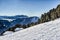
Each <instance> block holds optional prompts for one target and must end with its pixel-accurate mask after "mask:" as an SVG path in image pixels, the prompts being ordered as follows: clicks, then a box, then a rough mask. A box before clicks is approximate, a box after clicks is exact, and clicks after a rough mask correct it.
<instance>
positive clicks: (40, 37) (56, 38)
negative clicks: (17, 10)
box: [0, 19, 60, 40]
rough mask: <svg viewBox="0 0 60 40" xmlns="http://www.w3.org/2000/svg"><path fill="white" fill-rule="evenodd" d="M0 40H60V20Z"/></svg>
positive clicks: (2, 37)
mask: <svg viewBox="0 0 60 40" xmlns="http://www.w3.org/2000/svg"><path fill="white" fill-rule="evenodd" d="M0 40H60V19H56V20H54V21H50V22H46V23H42V24H39V25H36V26H33V27H30V28H26V29H23V30H21V31H18V32H15V33H13V34H9V35H5V36H1V37H0Z"/></svg>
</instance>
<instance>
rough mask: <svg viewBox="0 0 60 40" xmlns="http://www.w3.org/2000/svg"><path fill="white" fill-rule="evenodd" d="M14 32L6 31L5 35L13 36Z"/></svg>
mask: <svg viewBox="0 0 60 40" xmlns="http://www.w3.org/2000/svg"><path fill="white" fill-rule="evenodd" d="M12 33H13V32H12V31H6V32H5V33H4V34H3V35H9V34H12Z"/></svg>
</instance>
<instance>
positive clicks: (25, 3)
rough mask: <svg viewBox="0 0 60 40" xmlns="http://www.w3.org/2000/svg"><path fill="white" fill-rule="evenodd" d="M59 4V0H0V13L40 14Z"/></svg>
mask: <svg viewBox="0 0 60 40" xmlns="http://www.w3.org/2000/svg"><path fill="white" fill-rule="evenodd" d="M58 4H60V0H0V15H2V16H3V15H7V16H12V15H28V16H40V15H41V14H42V13H45V12H48V11H49V10H50V9H52V8H56V6H57V5H58Z"/></svg>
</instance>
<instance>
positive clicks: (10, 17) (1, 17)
mask: <svg viewBox="0 0 60 40" xmlns="http://www.w3.org/2000/svg"><path fill="white" fill-rule="evenodd" d="M27 17H28V16H26V15H16V16H0V19H17V18H27Z"/></svg>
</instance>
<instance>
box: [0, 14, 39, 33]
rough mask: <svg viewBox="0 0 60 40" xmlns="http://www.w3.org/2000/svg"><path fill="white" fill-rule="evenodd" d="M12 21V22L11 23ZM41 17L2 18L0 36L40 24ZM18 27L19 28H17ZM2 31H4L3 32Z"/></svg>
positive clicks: (0, 19) (18, 16) (17, 16)
mask: <svg viewBox="0 0 60 40" xmlns="http://www.w3.org/2000/svg"><path fill="white" fill-rule="evenodd" d="M11 20H12V21H11ZM38 20H39V17H37V16H33V17H28V16H26V15H16V16H0V24H1V25H0V34H3V33H4V32H5V31H7V30H14V29H15V28H17V27H22V28H27V27H30V25H32V23H33V24H36V23H38ZM16 25H17V26H16ZM1 30H2V31H1Z"/></svg>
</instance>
